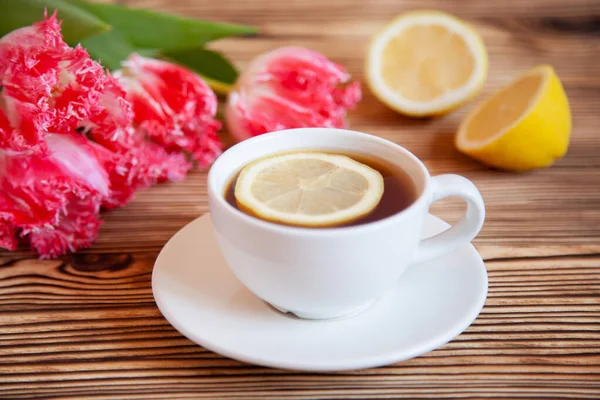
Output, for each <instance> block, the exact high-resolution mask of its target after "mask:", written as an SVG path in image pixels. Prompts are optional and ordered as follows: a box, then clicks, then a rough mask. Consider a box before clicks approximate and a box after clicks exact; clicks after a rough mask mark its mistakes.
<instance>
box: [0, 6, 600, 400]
mask: <svg viewBox="0 0 600 400" xmlns="http://www.w3.org/2000/svg"><path fill="white" fill-rule="evenodd" d="M129 3H130V4H131V5H134V6H140V7H147V8H152V9H155V10H163V11H169V12H175V13H180V14H184V15H192V16H197V17H204V18H210V19H215V20H221V21H231V22H239V23H247V24H253V25H256V26H259V27H260V29H261V33H260V35H258V36H256V37H253V38H247V39H238V40H227V41H223V42H220V43H218V44H216V45H215V47H216V48H219V49H221V50H223V51H224V52H225V53H226V54H227V55H229V56H230V57H231V58H232V59H233V60H235V61H236V62H237V63H239V65H240V67H243V66H244V65H245V64H246V63H247V62H248V61H249V60H250V59H251V58H252V57H253V56H255V55H256V54H258V53H260V52H262V51H264V50H267V49H271V48H274V47H277V46H281V45H287V44H295V45H301V46H307V47H310V48H313V49H316V50H319V51H322V52H323V53H325V54H327V55H328V56H329V57H331V58H332V59H334V60H335V61H338V62H340V63H342V64H344V65H346V66H347V67H348V68H349V70H350V71H351V72H352V74H353V75H354V76H356V77H357V78H359V79H362V77H363V70H362V65H363V55H364V52H365V48H366V45H367V41H368V37H369V35H370V34H371V33H373V32H374V31H375V30H376V29H377V28H378V27H379V26H381V25H382V23H384V22H385V21H386V20H388V19H389V18H391V17H392V16H393V15H395V14H397V13H399V12H402V11H405V10H409V9H413V8H417V7H418V8H442V9H445V10H447V11H450V12H452V13H455V14H456V15H458V16H460V17H463V18H465V19H468V20H469V21H471V22H472V23H473V24H474V25H475V27H476V28H477V29H478V30H479V32H481V34H482V35H483V37H484V40H485V42H486V45H487V48H488V50H489V55H490V74H489V78H488V81H487V84H486V87H485V89H486V90H485V91H486V93H489V92H490V91H491V90H493V89H496V88H498V87H499V86H500V85H502V84H504V83H506V82H507V81H509V80H510V79H511V78H513V77H515V76H516V75H517V74H519V72H521V71H523V70H525V69H527V68H530V67H532V66H534V65H536V64H540V63H549V64H552V65H553V66H554V67H555V68H556V70H557V72H558V74H559V76H560V77H561V79H562V81H563V83H564V85H565V87H566V91H567V93H568V96H569V98H570V100H571V107H572V111H573V121H574V129H573V135H572V141H571V147H570V149H569V153H568V155H567V157H566V158H564V159H562V160H560V161H559V162H558V163H557V164H556V165H555V166H554V167H552V168H550V169H545V170H540V171H535V172H531V173H524V174H512V173H505V172H499V171H494V170H490V169H488V168H485V167H483V166H482V165H480V164H478V163H477V162H474V161H472V160H470V159H469V158H467V157H465V156H463V155H461V154H460V153H458V152H457V151H456V150H455V148H454V146H453V133H454V132H455V129H456V127H457V124H458V122H459V121H460V119H461V118H462V117H463V116H464V115H465V112H466V111H467V110H468V109H470V108H471V107H472V105H468V106H466V107H464V108H462V109H460V110H458V111H456V112H454V113H452V114H450V115H448V116H446V117H444V118H441V119H433V120H412V119H407V118H404V117H402V116H399V115H397V114H395V113H394V112H392V111H390V110H389V109H387V108H386V107H384V106H383V105H381V104H380V103H379V102H378V101H376V99H375V98H374V97H373V96H372V95H371V94H370V93H369V92H368V90H367V89H366V86H364V88H365V90H364V92H365V95H364V100H363V101H362V103H360V106H359V107H358V109H357V110H356V111H354V112H353V113H352V115H351V123H352V127H353V128H355V129H357V130H362V131H366V132H370V133H372V134H375V135H380V136H382V137H385V138H388V139H391V140H393V141H394V142H397V143H399V144H401V145H403V146H405V147H407V148H408V149H410V150H411V151H413V152H414V153H415V154H416V155H417V156H418V157H420V158H421V159H423V160H424V161H425V163H426V164H427V166H428V167H429V168H430V169H431V171H432V172H433V173H434V174H437V173H445V172H453V173H460V174H463V175H465V176H467V177H468V178H470V179H472V180H473V181H474V182H475V183H476V184H477V185H478V186H479V188H480V189H481V192H482V194H483V196H484V198H485V201H486V204H487V211H488V217H487V221H486V224H485V226H484V228H483V231H482V232H481V234H480V235H479V236H478V237H477V239H476V240H475V245H476V246H477V248H478V249H479V251H480V252H481V254H482V255H483V257H484V258H485V260H486V265H487V268H488V272H489V280H490V290H489V296H488V299H487V302H486V304H485V307H484V308H483V311H482V313H481V315H480V316H479V318H478V319H477V320H476V321H475V323H474V324H473V325H472V326H471V327H469V328H468V329H467V330H466V332H464V333H463V334H462V335H460V336H459V337H458V338H456V339H455V340H453V341H452V342H451V343H449V344H447V345H445V346H443V347H442V348H441V349H438V350H435V351H432V352H430V353H428V354H426V355H424V356H421V357H418V358H416V359H413V360H410V361H406V362H403V363H399V364H396V365H391V366H388V367H384V368H377V369H372V370H366V371H357V372H353V373H340V374H321V375H319V374H306V373H299V372H289V371H282V370H274V369H268V368H261V367H257V366H252V365H247V364H243V363H240V362H237V361H233V360H230V359H227V358H224V357H221V356H219V355H217V354H214V353H212V352H210V351H207V350H204V349H203V348H201V347H199V346H197V345H195V344H194V343H192V342H190V341H189V340H187V339H185V338H184V337H182V336H181V335H180V334H179V333H178V332H177V331H175V330H174V329H173V328H172V327H171V326H170V325H169V324H168V323H167V321H166V320H165V319H164V318H163V317H162V316H161V314H160V312H159V311H158V309H157V308H156V305H155V303H154V300H153V297H152V292H151V289H150V276H151V272H152V266H153V263H154V260H155V258H156V255H157V253H158V251H159V250H160V248H161V247H162V246H163V245H164V243H165V242H166V241H167V239H169V237H170V236H171V235H173V234H174V233H175V232H176V231H177V230H179V229H180V228H181V227H183V226H184V225H185V224H186V223H188V222H189V221H191V220H193V219H194V218H196V217H198V216H200V215H202V214H203V213H205V212H206V211H207V201H206V174H205V173H204V172H200V171H198V172H194V173H192V174H191V176H190V177H189V179H188V180H187V181H186V182H184V183H179V184H165V185H161V186H158V187H155V188H153V189H151V190H148V191H146V192H143V193H140V194H139V195H138V196H137V198H136V199H135V201H133V202H132V203H131V204H130V205H128V206H127V207H125V208H122V209H119V210H116V211H114V212H111V213H107V214H106V215H105V219H106V224H105V225H104V227H103V229H102V234H101V236H100V239H99V240H98V242H97V243H96V245H94V247H93V248H91V249H89V250H88V251H83V252H81V253H80V254H77V255H73V256H68V257H64V258H63V259H61V260H57V261H38V260H36V259H35V258H34V257H32V255H31V254H29V253H26V252H14V253H2V254H0V265H2V267H1V268H0V326H1V328H0V398H1V399H24V398H27V399H32V398H36V399H37V398H70V399H84V398H90V399H105V398H106V399H108V398H110V399H151V398H165V399H175V398H190V399H191V398H213V399H214V398H227V399H237V398H240V399H241V398H244V399H247V398H273V399H292V398H293V399H324V398H327V399H329V398H344V399H348V398H396V397H403V396H406V397H411V398H425V397H433V398H483V397H486V398H488V397H496V398H509V397H511V398H525V397H538V398H539V397H542V398H550V397H551V398H600V132H599V129H600V25H599V21H600V1H598V0H527V1H520V0H503V1H483V0H482V1H475V0H462V1H443V0H437V1H417V0H404V1H402V0H370V1H364V0H345V1H335V0H329V1H324V0H302V1H301V0H298V1H296V0H287V1H280V2H279V1H270V0H254V1H246V0H219V1H215V0H203V1H189V0H173V1H168V0H145V1H142V0H139V1H129ZM462 207H463V206H462V205H461V204H460V203H458V202H453V201H447V202H445V203H442V204H439V205H437V206H436V207H435V210H434V211H435V213H436V214H437V215H439V216H441V217H444V218H446V219H448V220H453V219H455V218H457V217H458V215H459V214H460V213H461V212H462Z"/></svg>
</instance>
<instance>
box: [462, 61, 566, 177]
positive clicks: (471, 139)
mask: <svg viewBox="0 0 600 400" xmlns="http://www.w3.org/2000/svg"><path fill="white" fill-rule="evenodd" d="M570 134H571V110H570V108H569V101H568V99H567V95H566V94H565V91H564V89H563V86H562V84H561V83H560V80H559V79H558V77H557V76H556V73H555V72H554V69H553V68H552V67H551V66H548V65H542V66H539V67H536V68H533V69H532V70H530V71H528V72H526V73H525V74H523V75H522V76H521V77H519V78H518V79H516V80H515V81H514V82H512V83H511V84H509V85H508V86H507V87H505V88H504V89H502V90H500V91H499V92H497V93H496V94H494V95H492V96H491V97H490V98H489V99H487V100H485V101H484V102H483V103H482V104H481V105H479V106H478V107H476V108H475V109H474V110H473V111H472V112H471V113H470V114H469V115H468V116H467V117H466V118H465V119H464V121H463V122H462V123H461V125H460V127H459V129H458V133H457V135H456V146H457V147H458V149H459V150H460V151H462V152H463V153H465V154H467V155H469V156H471V157H473V158H475V159H477V160H479V161H481V162H483V163H484V164H487V165H490V166H492V167H496V168H502V169H506V170H510V171H526V170H530V169H534V168H543V167H547V166H549V165H551V164H552V163H553V162H554V161H555V160H556V159H558V158H560V157H562V156H563V155H564V154H565V153H566V152H567V148H568V147H569V136H570Z"/></svg>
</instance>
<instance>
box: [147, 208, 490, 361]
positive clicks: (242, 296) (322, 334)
mask: <svg viewBox="0 0 600 400" xmlns="http://www.w3.org/2000/svg"><path fill="white" fill-rule="evenodd" d="M447 227H448V225H447V224H446V223H445V222H443V221H441V220H440V219H438V218H436V217H433V216H428V217H427V219H426V223H425V230H424V232H425V235H424V236H426V237H427V236H431V235H433V234H435V233H438V232H440V231H442V230H443V229H446V228H447ZM487 287H488V281H487V273H486V270H485V266H484V264H483V261H482V259H481V257H480V256H479V254H478V253H477V251H476V250H475V248H474V247H473V246H472V245H471V244H464V245H462V246H461V247H459V248H458V249H457V250H455V251H454V252H452V253H450V254H448V255H446V256H444V257H442V258H438V259H436V260H433V261H429V262H426V263H423V264H419V265H412V266H411V267H410V268H408V270H407V271H406V273H405V274H404V275H403V276H402V278H401V279H400V280H399V281H398V282H395V283H394V285H393V286H392V288H391V290H390V291H389V292H388V293H386V294H385V295H384V296H383V297H381V298H380V299H379V300H378V301H377V303H375V304H374V305H373V306H372V307H370V308H369V309H368V310H366V311H364V312H362V313H360V314H358V315H356V316H354V317H351V318H346V319H340V320H330V321H311V320H303V319H299V318H294V317H288V316H286V315H283V314H281V313H279V312H277V311H275V310H274V309H272V308H271V307H270V306H268V305H267V304H266V303H265V302H263V301H261V300H260V299H258V298H257V297H256V296H254V295H253V294H252V293H250V292H249V291H248V290H247V289H246V288H245V287H244V285H242V284H241V283H240V282H239V281H238V280H237V279H236V277H235V276H234V275H233V273H232V272H231V270H230V269H229V268H228V267H227V265H226V262H225V260H224V259H223V257H222V255H221V253H220V252H219V248H218V246H217V243H216V241H215V236H214V233H213V229H212V226H211V218H210V216H209V215H208V214H207V215H205V216H203V217H201V218H198V219H197V220H195V221H193V222H191V223H190V224H189V225H187V226H186V227H184V228H183V229H182V230H181V231H179V232H178V233H177V234H176V235H175V236H174V237H173V238H171V240H170V241H169V242H168V243H167V244H166V245H165V247H164V248H163V250H162V251H161V253H160V255H159V256H158V258H157V260H156V264H155V266H154V272H153V274H152V291H153V293H154V298H155V300H156V303H157V305H158V307H159V309H160V311H161V312H162V314H163V315H164V316H165V318H166V319H167V320H168V321H169V322H170V323H171V324H172V325H173V326H174V327H175V328H176V329H177V330H178V331H179V332H181V333H182V334H183V335H185V336H186V337H188V338H189V339H191V340H192V341H194V342H196V343H198V344H200V345H201V346H203V347H205V348H207V349H209V350H212V351H215V352H217V353H220V354H222V355H225V356H227V357H230V358H234V359H237V360H240V361H245V362H249V363H253V364H258V365H263V366H268V367H276V368H286V369H296V370H307V371H342V370H353V369H362V368H369V367H376V366H381V365H387V364H391V363H395V362H398V361H403V360H406V359H409V358H412V357H416V356H418V355H421V354H423V353H426V352H428V351H430V350H433V349H435V348H437V347H439V346H441V345H443V344H444V343H446V342H448V341H450V340H452V339H453V338H454V337H455V336H457V335H458V334H460V333H461V332H462V331H463V330H464V329H466V328H467V327H468V326H469V325H470V324H471V322H472V321H473V320H474V319H475V318H476V317H477V315H478V314H479V311H480V310H481V308H482V306H483V303H484V301H485V298H486V295H487Z"/></svg>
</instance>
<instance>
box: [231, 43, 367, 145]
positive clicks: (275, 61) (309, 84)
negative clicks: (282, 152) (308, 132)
mask: <svg viewBox="0 0 600 400" xmlns="http://www.w3.org/2000/svg"><path fill="white" fill-rule="evenodd" d="M350 78H351V77H350V75H349V74H348V73H347V72H346V70H345V69H344V68H343V67H342V66H340V65H338V64H336V63H333V62H332V61H330V60H328V59H327V58H326V57H325V56H323V55H322V54H320V53H317V52H315V51H312V50H308V49H305V48H301V47H283V48H279V49H276V50H273V51H270V52H268V53H265V54H262V55H260V56H259V57H257V58H255V59H254V61H252V63H251V64H250V66H249V67H248V68H247V69H246V71H245V72H244V73H242V75H241V76H240V77H239V79H238V82H237V83H236V87H235V89H234V90H233V91H232V92H231V93H230V94H229V97H228V101H227V106H226V109H225V118H226V122H227V128H228V130H229V131H230V133H231V134H232V135H233V136H234V138H236V139H237V140H238V141H241V140H244V139H247V138H250V137H252V136H257V135H260V134H263V133H266V132H273V131H278V130H282V129H289V128H302V127H331V128H344V127H346V120H345V118H346V113H347V111H348V110H349V109H352V108H354V107H355V105H356V103H357V102H358V101H359V100H360V98H361V91H360V84H359V83H358V82H351V79H350Z"/></svg>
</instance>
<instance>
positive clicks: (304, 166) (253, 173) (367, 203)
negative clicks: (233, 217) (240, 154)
mask: <svg viewBox="0 0 600 400" xmlns="http://www.w3.org/2000/svg"><path fill="white" fill-rule="evenodd" d="M383 188H384V183H383V177H382V176H381V174H380V173H379V171H377V170H375V169H373V168H371V167H369V166H367V165H364V164H362V163H359V162H358V161H355V160H353V159H352V158H350V157H347V156H343V155H338V154H329V153H320V152H299V153H287V154H280V155H274V156H270V157H266V158H263V159H260V160H257V161H254V162H253V163H251V164H249V165H247V166H246V167H245V168H244V169H243V170H242V172H241V173H240V175H239V177H238V180H237V183H236V185H235V199H236V202H237V204H238V206H239V207H240V209H242V210H243V211H245V212H247V213H248V214H251V215H254V216H256V217H258V218H261V219H264V220H267V221H272V222H278V223H282V224H286V225H295V226H310V227H327V226H336V225H343V224H346V223H349V222H352V221H355V220H356V219H359V218H361V217H363V216H366V215H368V214H369V213H370V212H371V211H373V209H375V207H376V206H377V204H378V203H379V201H380V200H381V196H382V195H383Z"/></svg>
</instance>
